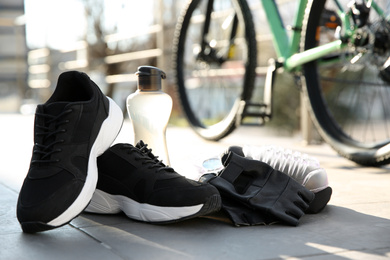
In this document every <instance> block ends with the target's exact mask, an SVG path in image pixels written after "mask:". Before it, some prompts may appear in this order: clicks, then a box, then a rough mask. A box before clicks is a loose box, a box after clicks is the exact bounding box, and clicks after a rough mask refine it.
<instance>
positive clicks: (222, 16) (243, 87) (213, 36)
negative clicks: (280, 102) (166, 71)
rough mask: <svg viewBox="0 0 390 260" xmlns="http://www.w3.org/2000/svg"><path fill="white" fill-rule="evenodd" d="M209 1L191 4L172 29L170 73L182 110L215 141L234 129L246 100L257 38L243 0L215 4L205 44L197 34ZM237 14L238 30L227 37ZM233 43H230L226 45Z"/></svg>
mask: <svg viewBox="0 0 390 260" xmlns="http://www.w3.org/2000/svg"><path fill="white" fill-rule="evenodd" d="M208 2H209V1H205V0H194V1H191V3H190V4H189V5H188V7H187V9H186V10H185V12H184V15H183V16H181V18H180V19H179V22H178V26H177V28H176V34H175V40H174V63H175V64H174V68H175V71H176V81H177V82H176V83H177V84H176V87H177V93H178V96H179V99H180V101H181V105H182V109H183V112H184V114H185V115H186V117H187V119H188V121H189V123H190V125H191V126H192V128H193V129H194V130H195V132H196V133H198V134H199V135H200V136H202V137H203V138H205V139H208V140H219V139H221V138H223V137H225V136H226V135H228V134H229V133H231V132H232V131H233V130H234V129H235V127H236V114H237V111H238V110H239V108H240V101H241V100H246V99H247V98H248V97H250V96H251V94H252V91H253V86H254V78H255V68H256V57H257V55H256V37H255V31H254V25H253V21H252V16H251V14H250V11H249V8H248V6H247V3H246V2H245V1H241V0H239V1H237V0H232V1H226V0H214V1H213V2H214V3H213V11H212V13H211V21H210V26H209V27H208V33H207V35H206V37H205V38H204V39H205V43H206V45H207V47H208V48H209V50H208V51H209V53H211V52H212V53H211V54H209V53H207V51H206V52H203V51H202V44H201V43H202V38H203V37H202V34H203V31H204V24H205V20H206V17H205V13H206V8H207V4H208ZM235 14H237V16H236V17H237V19H238V27H237V31H236V34H235V37H234V39H233V40H230V34H231V31H232V27H233V25H234V22H233V21H234V16H235ZM231 43H232V44H231Z"/></svg>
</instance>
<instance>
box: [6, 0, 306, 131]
mask: <svg viewBox="0 0 390 260" xmlns="http://www.w3.org/2000/svg"><path fill="white" fill-rule="evenodd" d="M277 2H278V4H279V5H280V11H281V13H282V14H281V16H282V17H283V19H284V20H285V21H284V22H285V24H286V25H288V24H291V23H292V21H293V17H292V16H293V14H294V11H292V10H293V9H294V8H295V2H296V1H294V0H279V1H277ZM248 3H249V5H250V7H251V9H252V12H253V16H254V20H255V21H254V23H255V25H256V30H257V34H258V35H257V41H258V44H259V45H261V48H260V49H259V57H258V64H259V66H260V67H263V68H264V72H265V69H266V66H267V62H268V59H269V58H272V57H275V54H274V49H273V47H272V40H271V35H270V33H269V28H268V24H267V22H266V20H265V15H264V12H263V10H262V7H261V4H260V1H258V0H249V1H248ZM186 4H187V2H186V1H182V0H143V1H142V2H136V1H129V0H0V113H21V114H33V113H34V111H35V106H36V104H38V103H44V102H45V101H46V100H47V99H48V98H49V97H50V95H51V93H52V92H53V90H54V88H55V86H56V82H57V78H58V76H59V74H60V73H62V72H64V71H67V70H80V71H84V72H86V73H87V74H88V75H90V77H91V78H92V79H93V80H94V81H95V82H96V83H97V84H98V85H99V86H100V87H101V88H102V90H103V91H104V92H105V94H106V95H108V96H111V97H112V98H113V99H114V100H115V101H116V102H117V103H118V104H119V105H120V106H121V107H122V109H123V111H124V113H126V110H125V100H126V97H127V96H128V95H129V94H131V93H133V92H134V91H135V90H136V78H135V75H134V73H135V72H136V71H137V67H138V66H140V65H152V66H157V67H159V68H161V69H163V70H164V71H165V72H166V73H167V79H166V80H165V82H164V87H163V88H164V91H165V92H167V93H168V94H170V95H171V96H172V98H173V100H174V108H173V112H172V116H171V120H170V124H173V125H179V126H185V125H187V123H186V121H185V119H184V118H183V116H182V114H181V111H180V106H179V103H178V100H177V98H176V95H175V86H174V78H173V75H174V73H173V71H172V65H171V64H172V61H171V56H172V49H171V48H172V41H173V35H174V30H175V26H176V21H177V19H178V17H179V15H180V12H181V11H182V10H183V9H184V7H185V5H186ZM264 79H265V73H264V74H259V75H258V76H257V79H256V89H257V90H258V93H262V87H263V85H264ZM287 89H288V90H289V91H286V90H287ZM290 89H293V90H290ZM254 94H255V95H256V92H255V93H254ZM274 97H275V100H274V101H275V102H274V104H275V111H274V117H273V119H272V120H271V122H270V123H268V124H267V126H269V127H272V128H274V129H275V131H276V129H277V131H278V133H279V134H284V135H292V134H295V133H297V132H298V131H299V130H300V118H301V111H300V92H299V89H298V87H297V86H295V84H294V79H293V78H292V76H291V75H289V74H284V73H282V74H281V75H280V76H278V77H277V82H276V88H275V95H274ZM126 117H127V115H126Z"/></svg>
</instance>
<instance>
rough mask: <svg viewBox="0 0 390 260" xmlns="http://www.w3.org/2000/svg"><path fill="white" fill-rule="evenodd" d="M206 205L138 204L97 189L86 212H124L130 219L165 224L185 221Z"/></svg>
mask: <svg viewBox="0 0 390 260" xmlns="http://www.w3.org/2000/svg"><path fill="white" fill-rule="evenodd" d="M203 205H204V204H199V205H195V206H187V207H160V206H154V205H150V204H145V203H138V202H136V201H134V200H132V199H130V198H128V197H125V196H121V195H111V194H108V193H106V192H104V191H101V190H99V189H96V191H95V193H94V194H93V197H92V200H91V202H90V204H89V205H88V207H87V208H86V209H85V211H86V212H90V213H100V214H116V213H119V212H121V211H123V212H124V213H125V214H126V215H127V216H128V217H129V218H131V219H135V220H139V221H144V222H151V223H164V222H171V221H175V220H180V219H184V218H186V217H188V216H193V215H196V213H198V212H199V211H200V210H201V209H202V207H203Z"/></svg>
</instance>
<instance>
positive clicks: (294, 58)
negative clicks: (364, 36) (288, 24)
mask: <svg viewBox="0 0 390 260" xmlns="http://www.w3.org/2000/svg"><path fill="white" fill-rule="evenodd" d="M308 1H315V0H300V1H298V10H297V12H296V16H295V18H294V24H293V26H292V36H291V38H290V37H289V36H288V34H287V31H286V28H285V27H284V25H283V21H282V18H281V16H280V14H279V10H278V7H277V4H276V2H275V0H261V2H262V5H263V8H264V11H265V13H266V16H267V20H268V22H269V26H270V29H271V32H272V35H273V43H274V46H275V50H276V54H277V56H278V59H279V60H278V61H279V62H281V63H282V64H283V67H284V68H285V69H286V70H288V71H292V70H293V69H295V68H297V67H298V66H300V65H302V64H305V63H307V62H310V61H313V60H316V59H318V58H320V57H323V56H325V55H326V54H328V53H331V52H334V51H337V50H340V49H342V48H344V47H345V46H346V45H347V44H346V43H343V42H342V41H341V40H336V41H333V42H330V43H327V44H324V45H321V46H319V47H315V48H312V49H309V50H306V51H303V52H300V50H299V44H300V40H301V29H302V22H303V18H304V14H305V9H306V6H307V3H308ZM334 1H335V3H336V5H337V6H339V9H338V10H337V12H338V14H339V16H340V19H341V21H342V23H343V25H344V26H343V27H344V30H345V31H344V32H343V33H344V35H343V36H347V37H350V36H352V35H353V33H354V30H355V28H353V27H352V26H351V24H350V19H349V18H350V14H347V13H345V12H344V10H342V8H341V5H340V4H339V2H338V0H334ZM372 3H373V5H372V6H373V8H374V9H375V10H376V11H377V12H378V13H379V14H380V15H383V11H382V10H378V9H380V8H379V7H378V6H377V5H376V4H375V2H374V1H372Z"/></svg>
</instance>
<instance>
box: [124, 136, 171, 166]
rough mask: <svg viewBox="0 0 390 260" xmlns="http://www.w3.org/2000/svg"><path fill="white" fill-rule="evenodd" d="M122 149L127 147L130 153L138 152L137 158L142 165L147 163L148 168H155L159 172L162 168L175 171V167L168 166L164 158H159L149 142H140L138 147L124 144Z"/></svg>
mask: <svg viewBox="0 0 390 260" xmlns="http://www.w3.org/2000/svg"><path fill="white" fill-rule="evenodd" d="M137 148H138V149H137ZM122 149H127V150H128V151H129V153H131V152H137V154H138V156H137V157H136V160H137V161H141V164H142V165H147V168H148V169H153V168H154V169H156V171H157V172H159V171H162V170H164V171H169V172H173V171H174V170H173V168H171V167H169V166H166V165H165V164H164V163H163V161H162V160H159V159H158V156H155V155H154V154H153V153H152V149H150V148H148V145H147V144H144V143H139V144H138V145H137V147H134V146H132V145H123V146H122Z"/></svg>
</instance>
